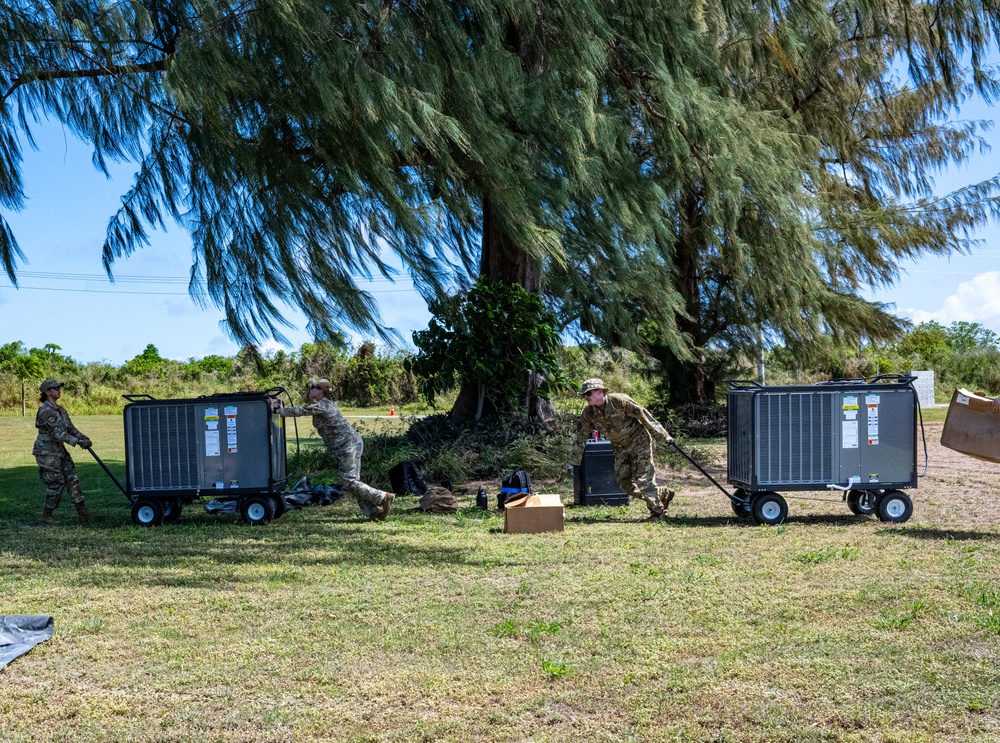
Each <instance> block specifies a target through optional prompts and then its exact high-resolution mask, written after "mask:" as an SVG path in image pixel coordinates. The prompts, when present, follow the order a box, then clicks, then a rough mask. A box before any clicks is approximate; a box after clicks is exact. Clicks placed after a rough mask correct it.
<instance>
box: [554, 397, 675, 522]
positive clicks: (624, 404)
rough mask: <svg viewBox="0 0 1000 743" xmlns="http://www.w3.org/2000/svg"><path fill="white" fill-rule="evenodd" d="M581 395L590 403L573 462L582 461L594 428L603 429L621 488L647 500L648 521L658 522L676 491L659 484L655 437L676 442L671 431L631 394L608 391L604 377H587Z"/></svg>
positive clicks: (582, 415) (579, 427) (583, 416)
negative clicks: (654, 446) (654, 456)
mask: <svg viewBox="0 0 1000 743" xmlns="http://www.w3.org/2000/svg"><path fill="white" fill-rule="evenodd" d="M580 394H581V395H583V396H584V397H585V398H586V400H587V404H586V406H585V407H584V409H583V412H582V413H580V421H579V423H578V424H577V430H576V443H575V444H574V445H573V450H572V452H571V453H570V462H575V463H577V464H579V463H580V462H581V460H582V459H583V449H584V446H585V445H586V443H587V439H589V438H590V436H591V434H592V432H593V431H599V432H600V433H601V435H603V436H606V437H607V438H608V440H609V441H611V448H612V449H613V450H614V452H615V479H616V480H617V481H618V485H619V487H620V488H621V489H622V491H623V492H625V493H628V494H629V495H630V496H631V497H632V498H642V499H643V500H645V501H646V505H647V506H648V508H649V519H648V520H649V521H658V520H659V519H661V518H662V517H663V516H664V515H665V514H666V511H667V507H668V506H669V505H670V501H671V500H673V497H674V491H673V490H670V489H669V488H665V487H664V488H660V487H657V485H656V469H655V468H654V467H653V439H654V438H655V439H657V440H658V441H673V439H672V438H671V436H670V434H669V433H667V431H666V429H664V428H663V426H661V425H660V424H659V423H658V422H657V421H656V419H654V418H653V416H652V415H650V413H649V411H648V410H646V408H644V407H642V405H640V404H639V403H637V402H636V401H635V400H633V399H632V398H631V397H629V396H628V395H625V394H622V393H620V392H611V393H608V392H607V388H605V386H604V382H602V381H601V380H600V379H587V380H585V381H584V383H583V385H582V386H581V388H580Z"/></svg>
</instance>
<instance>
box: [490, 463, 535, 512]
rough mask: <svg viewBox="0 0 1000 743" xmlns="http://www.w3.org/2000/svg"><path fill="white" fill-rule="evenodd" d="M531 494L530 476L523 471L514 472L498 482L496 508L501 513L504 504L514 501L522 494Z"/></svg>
mask: <svg viewBox="0 0 1000 743" xmlns="http://www.w3.org/2000/svg"><path fill="white" fill-rule="evenodd" d="M530 492H531V475H529V474H528V473H527V472H525V471H524V470H516V471H514V472H511V473H510V474H509V475H504V476H503V478H502V479H501V480H500V494H499V495H498V496H497V507H498V508H499V509H500V510H501V511H502V510H503V509H504V504H506V503H507V501H509V500H514V498H517V497H518V496H520V495H522V494H524V493H530Z"/></svg>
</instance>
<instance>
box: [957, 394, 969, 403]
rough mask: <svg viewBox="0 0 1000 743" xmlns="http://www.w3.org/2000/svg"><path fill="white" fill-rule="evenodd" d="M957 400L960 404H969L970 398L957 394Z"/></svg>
mask: <svg viewBox="0 0 1000 743" xmlns="http://www.w3.org/2000/svg"><path fill="white" fill-rule="evenodd" d="M955 402H957V403H958V404H959V405H968V404H969V398H968V397H966V396H965V395H956V396H955Z"/></svg>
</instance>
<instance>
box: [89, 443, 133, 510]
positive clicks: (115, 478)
mask: <svg viewBox="0 0 1000 743" xmlns="http://www.w3.org/2000/svg"><path fill="white" fill-rule="evenodd" d="M87 451H89V452H90V455H91V456H92V457H93V458H94V459H96V460H97V463H98V464H99V465H101V469H103V470H104V471H105V472H107V473H108V477H110V478H111V479H112V480H113V481H114V483H115V485H117V486H118V489H119V490H120V491H122V495H124V496H125V497H126V498H128V492H127V491H126V490H125V487H124V486H123V485H122V484H121V483H120V482H118V478H117V477H115V476H114V474H112V472H111V470H109V469H108V465H106V464H104V462H103V461H102V460H101V458H100V457H99V456H97V452H96V451H94V450H93V449H87Z"/></svg>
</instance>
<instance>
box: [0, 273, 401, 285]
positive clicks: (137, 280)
mask: <svg viewBox="0 0 1000 743" xmlns="http://www.w3.org/2000/svg"><path fill="white" fill-rule="evenodd" d="M17 275H18V278H26V279H51V280H55V281H110V279H108V276H107V274H103V273H59V272H55V271H18V272H17ZM351 278H352V279H354V280H355V281H357V282H359V283H362V284H378V283H384V284H395V283H398V282H399V281H410V279H409V277H406V276H401V277H400V278H399V279H387V278H385V277H383V276H378V277H374V278H370V279H369V278H367V277H365V276H358V275H355V276H352V277H351ZM189 280H190V279H189V278H188V277H187V276H115V278H114V282H113V283H115V284H150V283H151V284H187V283H188V281H189Z"/></svg>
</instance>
